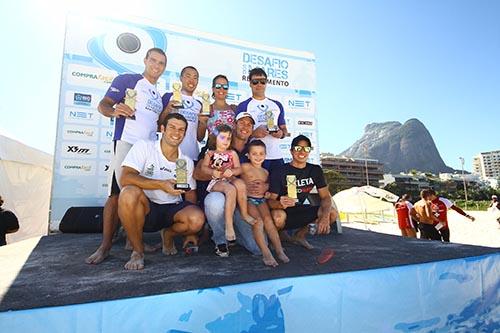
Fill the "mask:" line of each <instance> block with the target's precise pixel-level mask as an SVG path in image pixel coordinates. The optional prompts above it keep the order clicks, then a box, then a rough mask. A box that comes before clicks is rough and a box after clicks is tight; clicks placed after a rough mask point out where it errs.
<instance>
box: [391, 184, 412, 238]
mask: <svg viewBox="0 0 500 333" xmlns="http://www.w3.org/2000/svg"><path fill="white" fill-rule="evenodd" d="M410 199H411V197H410V195H409V194H403V196H402V197H401V198H400V199H399V200H398V202H396V204H395V205H394V206H395V208H396V213H397V215H398V225H399V229H400V230H401V235H402V236H403V237H409V238H416V237H417V233H416V231H415V230H416V228H415V224H416V223H417V222H416V221H414V220H413V219H412V215H413V216H415V215H416V212H415V209H414V208H413V205H412V203H411V202H410Z"/></svg>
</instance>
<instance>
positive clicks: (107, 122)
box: [99, 113, 115, 129]
mask: <svg viewBox="0 0 500 333" xmlns="http://www.w3.org/2000/svg"><path fill="white" fill-rule="evenodd" d="M99 115H100V117H101V125H102V126H106V127H109V128H111V129H114V128H115V118H113V117H111V118H108V117H104V116H103V115H102V114H100V113H99Z"/></svg>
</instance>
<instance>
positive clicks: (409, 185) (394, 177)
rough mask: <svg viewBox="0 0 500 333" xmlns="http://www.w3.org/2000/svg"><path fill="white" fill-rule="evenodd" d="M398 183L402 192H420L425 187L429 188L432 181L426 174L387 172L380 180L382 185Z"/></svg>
mask: <svg viewBox="0 0 500 333" xmlns="http://www.w3.org/2000/svg"><path fill="white" fill-rule="evenodd" d="M392 183H396V185H398V187H399V189H400V190H401V193H418V192H420V190H422V189H424V188H429V187H430V183H429V180H428V179H427V177H426V176H425V174H406V173H399V174H385V175H384V176H383V179H382V180H381V181H380V184H381V187H385V186H387V185H389V184H392Z"/></svg>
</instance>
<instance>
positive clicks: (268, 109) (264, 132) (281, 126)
mask: <svg viewBox="0 0 500 333" xmlns="http://www.w3.org/2000/svg"><path fill="white" fill-rule="evenodd" d="M248 77H249V80H250V88H251V89H252V97H251V98H249V99H247V100H245V101H243V102H241V103H240V104H239V105H238V108H237V109H236V115H238V114H239V113H241V112H248V113H249V114H250V115H251V116H252V118H253V120H254V122H255V124H254V128H253V133H252V137H253V138H255V139H261V140H262V141H263V142H264V143H265V144H266V154H267V157H266V160H265V162H264V164H263V167H264V168H266V169H267V170H268V171H269V172H272V170H274V169H276V168H277V167H279V166H281V165H283V164H284V161H283V153H282V151H281V149H280V147H279V146H280V139H283V138H284V137H285V136H287V135H288V130H287V128H286V122H285V111H284V109H283V105H282V104H281V103H280V102H278V101H275V100H272V99H270V98H267V97H266V86H267V74H266V72H265V71H264V70H263V69H262V68H253V69H252V70H251V71H250V73H249V74H248ZM269 117H272V119H273V121H272V122H273V123H274V124H276V125H277V130H276V131H269V129H268V118H269Z"/></svg>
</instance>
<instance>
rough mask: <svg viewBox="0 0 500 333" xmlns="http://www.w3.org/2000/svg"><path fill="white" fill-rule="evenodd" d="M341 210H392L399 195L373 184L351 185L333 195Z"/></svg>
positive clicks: (361, 211) (349, 211) (354, 212)
mask: <svg viewBox="0 0 500 333" xmlns="http://www.w3.org/2000/svg"><path fill="white" fill-rule="evenodd" d="M333 200H334V201H335V203H336V204H337V207H338V210H339V212H343V213H351V214H360V213H363V214H366V213H379V212H383V211H392V210H393V208H394V205H393V203H394V202H396V201H397V200H398V196H397V195H395V194H392V193H391V192H389V191H386V190H382V189H380V188H377V187H373V186H368V185H367V186H361V187H351V188H350V189H347V190H344V191H340V192H338V193H337V194H335V195H334V196H333Z"/></svg>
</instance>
